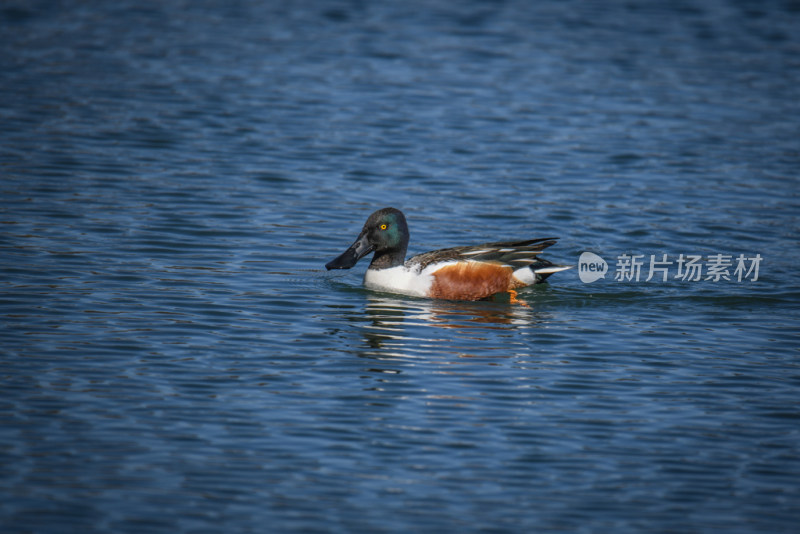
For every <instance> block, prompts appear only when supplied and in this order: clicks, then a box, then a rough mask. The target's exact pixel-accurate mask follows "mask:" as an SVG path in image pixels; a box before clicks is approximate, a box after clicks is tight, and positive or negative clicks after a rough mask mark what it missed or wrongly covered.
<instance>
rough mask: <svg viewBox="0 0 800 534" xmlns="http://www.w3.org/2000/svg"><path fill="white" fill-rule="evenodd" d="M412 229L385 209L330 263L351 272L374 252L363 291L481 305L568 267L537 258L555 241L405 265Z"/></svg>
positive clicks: (469, 250) (426, 257) (427, 256)
mask: <svg viewBox="0 0 800 534" xmlns="http://www.w3.org/2000/svg"><path fill="white" fill-rule="evenodd" d="M408 239H409V233H408V225H407V224H406V218H405V216H404V215H403V213H402V212H401V211H400V210H397V209H395V208H384V209H381V210H378V211H376V212H375V213H373V214H372V215H370V216H369V218H368V219H367V222H366V223H365V224H364V228H363V229H362V230H361V233H360V234H359V235H358V238H357V239H356V241H355V243H353V244H352V245H350V247H349V248H348V249H347V250H345V251H344V253H342V255H341V256H339V257H338V258H336V259H334V260H331V261H330V262H328V263H327V264H326V265H325V267H326V268H327V269H328V270H331V269H349V268H351V267H353V266H354V265H355V264H356V263H357V262H358V260H360V259H361V258H363V257H364V256H366V255H367V254H369V253H371V252H374V253H375V255H374V256H373V257H372V262H371V263H370V264H369V269H367V273H366V274H365V275H364V285H365V286H366V287H368V288H370V289H376V290H381V291H388V292H392V293H401V294H405V295H413V296H418V297H430V298H435V299H451V300H480V299H485V298H487V297H491V296H492V295H494V294H496V293H503V292H508V293H510V294H511V297H512V300H514V297H515V296H516V291H515V290H516V289H518V288H520V287H525V286H528V285H531V284H536V283H539V282H542V281H544V280H545V279H546V278H547V277H548V276H550V275H551V274H553V273H556V272H558V271H563V270H565V269H569V268H570V267H569V266H563V265H554V264H552V263H550V262H549V261H547V260H545V259H542V258H539V253H540V252H541V251H542V250H544V249H545V248H547V247H549V246H550V245H553V244H554V243H555V242H556V239H557V238H555V237H546V238H542V239H531V240H528V241H502V242H498V243H486V244H484V245H477V246H472V247H470V246H467V247H454V248H446V249H442V250H435V251H433V252H426V253H424V254H418V255H417V256H413V257H411V258H409V259H408V260H406V250H407V249H408Z"/></svg>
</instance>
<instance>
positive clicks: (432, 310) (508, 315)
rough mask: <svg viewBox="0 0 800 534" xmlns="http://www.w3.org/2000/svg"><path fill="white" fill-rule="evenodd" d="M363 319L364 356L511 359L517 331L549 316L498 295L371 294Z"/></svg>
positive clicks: (539, 323)
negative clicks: (488, 355) (477, 355)
mask: <svg viewBox="0 0 800 534" xmlns="http://www.w3.org/2000/svg"><path fill="white" fill-rule="evenodd" d="M363 319H364V328H363V337H364V342H365V345H366V347H367V350H364V351H362V353H361V355H362V356H363V357H368V358H375V359H380V360H386V359H397V358H401V359H406V360H414V359H419V358H425V357H430V356H435V355H441V354H443V353H446V354H454V355H457V356H459V357H468V356H471V355H472V353H475V352H478V353H481V352H484V353H485V352H491V353H496V352H498V351H500V352H503V353H505V354H506V355H511V354H513V353H514V352H515V351H514V350H513V349H514V346H519V344H520V340H519V336H520V333H521V332H522V331H524V330H527V329H530V328H537V327H539V326H541V325H542V324H544V323H546V322H548V320H549V314H548V313H546V312H542V311H537V310H536V309H535V308H534V307H532V306H529V305H520V304H519V303H512V302H510V301H509V300H508V299H505V300H504V299H503V297H502V296H501V297H499V298H498V299H496V300H493V301H479V302H468V301H443V300H427V299H409V298H403V297H394V296H382V295H379V294H370V295H368V297H367V300H366V305H365V309H364V315H363Z"/></svg>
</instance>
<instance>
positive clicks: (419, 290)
mask: <svg viewBox="0 0 800 534" xmlns="http://www.w3.org/2000/svg"><path fill="white" fill-rule="evenodd" d="M437 267H438V266H437ZM433 270H435V269H433ZM428 271H430V269H424V270H423V271H422V272H418V271H417V270H416V269H414V268H412V269H409V268H407V267H406V266H405V265H398V266H397V267H391V268H389V269H367V273H366V274H365V275H364V285H365V286H366V287H368V288H370V289H376V290H378V291H388V292H390V293H402V294H404V295H413V296H416V297H426V296H427V295H428V290H429V289H430V288H431V284H432V283H433V277H432V276H431V275H430V272H428Z"/></svg>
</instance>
